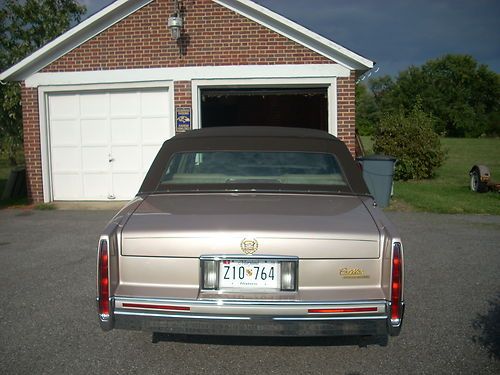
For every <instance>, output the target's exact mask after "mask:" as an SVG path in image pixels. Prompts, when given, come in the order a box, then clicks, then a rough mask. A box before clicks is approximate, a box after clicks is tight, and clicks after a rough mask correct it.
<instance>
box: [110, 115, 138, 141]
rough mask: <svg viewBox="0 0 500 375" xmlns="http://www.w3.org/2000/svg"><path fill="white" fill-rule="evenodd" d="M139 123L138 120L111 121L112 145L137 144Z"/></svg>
mask: <svg viewBox="0 0 500 375" xmlns="http://www.w3.org/2000/svg"><path fill="white" fill-rule="evenodd" d="M140 127H141V123H140V120H139V119H138V118H124V119H112V120H111V143H112V144H139V143H140V134H141V132H140Z"/></svg>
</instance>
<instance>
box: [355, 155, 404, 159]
mask: <svg viewBox="0 0 500 375" xmlns="http://www.w3.org/2000/svg"><path fill="white" fill-rule="evenodd" d="M356 159H357V160H361V161H363V160H390V161H396V160H397V159H396V158H395V157H394V156H389V155H383V154H375V155H368V156H363V157H360V158H356Z"/></svg>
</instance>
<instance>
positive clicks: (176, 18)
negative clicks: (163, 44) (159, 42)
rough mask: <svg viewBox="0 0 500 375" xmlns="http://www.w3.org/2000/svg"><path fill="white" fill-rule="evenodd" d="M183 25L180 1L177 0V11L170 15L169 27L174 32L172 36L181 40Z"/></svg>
mask: <svg viewBox="0 0 500 375" xmlns="http://www.w3.org/2000/svg"><path fill="white" fill-rule="evenodd" d="M182 26H183V20H182V14H181V10H180V8H179V1H178V0H175V13H174V14H173V15H172V16H170V17H168V20H167V27H168V28H169V29H170V32H171V33H172V38H174V39H175V40H179V38H180V37H181V31H182Z"/></svg>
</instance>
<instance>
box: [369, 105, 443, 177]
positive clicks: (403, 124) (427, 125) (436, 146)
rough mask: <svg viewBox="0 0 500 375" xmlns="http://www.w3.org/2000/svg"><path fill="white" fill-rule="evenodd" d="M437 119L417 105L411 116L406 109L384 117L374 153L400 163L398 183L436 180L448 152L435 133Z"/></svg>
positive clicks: (397, 164)
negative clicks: (390, 157) (394, 159)
mask: <svg viewBox="0 0 500 375" xmlns="http://www.w3.org/2000/svg"><path fill="white" fill-rule="evenodd" d="M433 127H434V119H433V118H432V117H431V116H430V115H428V114H426V113H425V112H423V111H422V109H421V107H420V103H418V102H417V103H416V104H415V105H414V107H413V108H412V110H411V111H410V112H409V113H405V111H404V110H403V109H400V110H398V111H393V112H388V113H385V114H383V115H382V117H381V120H380V123H379V124H378V126H377V127H376V131H375V134H374V137H373V140H374V144H373V150H374V151H375V153H380V154H385V155H391V156H394V157H395V158H396V159H397V160H398V161H397V163H396V170H395V174H394V178H395V179H396V180H410V179H425V178H430V177H433V176H434V174H435V172H436V169H437V168H438V167H439V166H441V164H442V163H443V161H444V158H445V152H444V151H443V150H442V149H441V142H440V139H439V136H438V134H437V133H436V132H434V129H433Z"/></svg>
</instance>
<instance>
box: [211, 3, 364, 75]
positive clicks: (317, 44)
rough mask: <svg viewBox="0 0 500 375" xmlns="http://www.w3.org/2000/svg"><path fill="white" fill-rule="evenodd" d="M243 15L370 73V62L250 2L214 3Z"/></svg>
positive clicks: (356, 68)
mask: <svg viewBox="0 0 500 375" xmlns="http://www.w3.org/2000/svg"><path fill="white" fill-rule="evenodd" d="M213 1H214V2H216V3H217V4H219V5H222V6H224V7H226V8H228V9H230V10H232V11H234V12H236V13H238V14H241V15H242V16H244V17H246V18H249V19H251V20H252V21H255V22H257V23H259V24H261V25H262V26H265V27H267V28H268V29H270V30H273V31H275V32H277V33H279V34H281V35H283V36H285V37H286V38H288V39H291V40H293V41H295V42H297V43H299V44H301V45H303V46H305V47H307V48H309V49H311V50H313V51H315V52H317V53H319V54H321V55H323V56H325V57H327V58H329V59H331V60H333V61H336V62H338V63H340V64H342V65H344V66H345V67H347V68H349V69H350V70H369V69H371V68H373V65H374V63H373V61H371V60H368V59H367V58H365V57H363V56H360V55H358V54H356V53H354V52H353V51H351V50H348V49H347V48H345V47H342V46H341V45H339V44H337V43H335V42H333V41H331V40H329V39H327V38H325V37H323V36H321V35H319V34H317V33H315V32H313V31H311V30H309V29H307V28H305V27H304V26H301V25H299V24H298V23H296V22H293V21H291V20H289V19H287V18H285V17H283V16H281V15H279V14H277V13H275V12H273V11H271V10H269V9H267V8H265V7H263V6H261V5H259V4H256V3H254V2H253V1H250V0H213Z"/></svg>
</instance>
